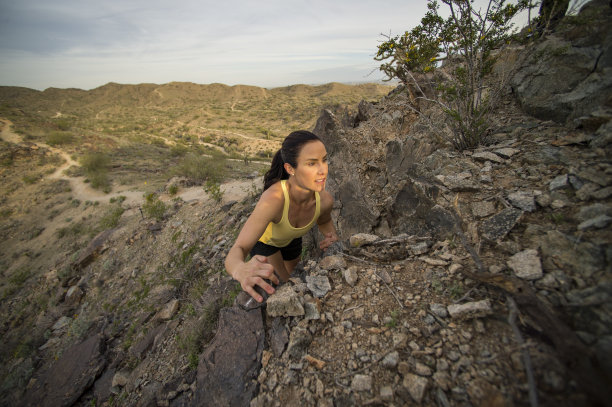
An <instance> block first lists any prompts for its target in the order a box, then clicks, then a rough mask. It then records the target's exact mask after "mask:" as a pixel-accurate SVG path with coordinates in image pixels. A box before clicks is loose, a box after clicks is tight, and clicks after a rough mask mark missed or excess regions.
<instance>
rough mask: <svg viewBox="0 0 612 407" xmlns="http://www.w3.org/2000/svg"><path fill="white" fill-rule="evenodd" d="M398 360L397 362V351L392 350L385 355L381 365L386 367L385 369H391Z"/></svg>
mask: <svg viewBox="0 0 612 407" xmlns="http://www.w3.org/2000/svg"><path fill="white" fill-rule="evenodd" d="M398 362H399V353H398V352H397V351H394V352H391V353H389V354H388V355H387V356H385V357H384V358H383V360H382V365H383V367H386V368H387V369H393V368H395V367H396V366H397V363H398Z"/></svg>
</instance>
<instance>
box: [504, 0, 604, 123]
mask: <svg viewBox="0 0 612 407" xmlns="http://www.w3.org/2000/svg"><path fill="white" fill-rule="evenodd" d="M610 21H612V8H611V7H610V6H609V4H608V2H607V1H606V2H604V1H593V2H591V4H590V5H588V6H587V7H584V8H583V10H581V12H580V14H578V15H577V16H572V17H567V18H566V19H565V20H564V21H563V22H562V23H561V24H560V25H559V27H558V30H557V31H556V32H555V33H554V34H552V35H550V36H548V37H547V38H546V39H545V40H543V41H542V42H541V43H539V44H537V45H536V46H535V47H530V48H529V55H528V56H527V57H526V58H525V59H524V60H523V62H522V65H521V66H520V67H519V69H518V71H517V73H516V74H515V76H514V77H513V79H512V82H511V85H512V89H513V91H514V92H515V94H516V95H517V97H518V99H519V101H520V103H521V105H522V107H523V109H524V110H525V111H526V112H527V113H529V114H531V115H533V116H535V117H537V118H540V119H543V120H553V121H555V122H558V123H562V124H565V123H567V122H572V121H574V120H577V119H580V120H577V123H576V124H578V125H580V124H584V123H590V124H591V125H592V124H593V123H597V125H596V127H598V126H599V125H601V124H602V123H604V122H605V119H604V120H600V121H593V120H592V119H589V116H590V115H591V114H596V115H599V116H601V114H600V113H594V112H597V111H601V110H602V109H604V110H609V109H610V108H612V24H610ZM604 116H605V115H604ZM608 120H609V117H608Z"/></svg>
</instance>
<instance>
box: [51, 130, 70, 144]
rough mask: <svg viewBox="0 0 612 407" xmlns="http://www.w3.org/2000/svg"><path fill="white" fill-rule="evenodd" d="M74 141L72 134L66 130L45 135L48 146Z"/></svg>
mask: <svg viewBox="0 0 612 407" xmlns="http://www.w3.org/2000/svg"><path fill="white" fill-rule="evenodd" d="M73 141H74V135H73V134H72V133H70V132H67V131H54V132H53V133H51V134H49V135H47V144H49V145H50V146H59V145H63V144H70V143H72V142H73Z"/></svg>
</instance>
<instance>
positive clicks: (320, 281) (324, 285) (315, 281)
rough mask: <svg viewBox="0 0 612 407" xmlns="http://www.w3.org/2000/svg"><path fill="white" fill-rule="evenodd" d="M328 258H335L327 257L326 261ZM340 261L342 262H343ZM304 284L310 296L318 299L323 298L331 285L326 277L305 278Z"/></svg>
mask: <svg viewBox="0 0 612 407" xmlns="http://www.w3.org/2000/svg"><path fill="white" fill-rule="evenodd" d="M330 257H335V256H329V257H326V259H329V258H330ZM340 259H342V258H340ZM342 261H343V262H344V260H342ZM306 284H307V286H308V289H309V290H310V292H312V295H314V296H315V297H318V298H321V297H324V296H325V294H327V293H328V292H329V290H331V284H330V283H329V279H328V278H327V277H326V276H306Z"/></svg>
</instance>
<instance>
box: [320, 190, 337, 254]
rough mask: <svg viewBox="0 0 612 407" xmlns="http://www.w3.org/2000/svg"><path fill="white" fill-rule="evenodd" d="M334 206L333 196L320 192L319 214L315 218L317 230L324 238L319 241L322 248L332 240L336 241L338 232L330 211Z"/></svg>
mask: <svg viewBox="0 0 612 407" xmlns="http://www.w3.org/2000/svg"><path fill="white" fill-rule="evenodd" d="M333 206H334V198H332V196H331V194H330V193H329V192H327V191H322V192H321V215H320V216H319V219H318V220H317V225H318V226H319V230H320V231H321V233H323V236H325V238H324V239H323V240H322V241H321V243H319V247H320V248H321V249H322V250H324V251H325V250H327V248H328V247H329V246H331V245H332V244H333V243H334V242H337V241H338V233H337V232H336V228H335V227H334V224H333V222H332V217H331V211H332V208H333Z"/></svg>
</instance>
